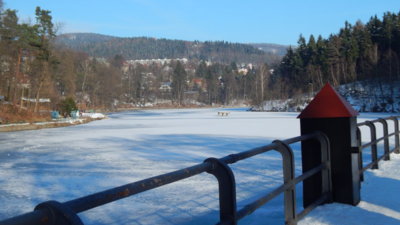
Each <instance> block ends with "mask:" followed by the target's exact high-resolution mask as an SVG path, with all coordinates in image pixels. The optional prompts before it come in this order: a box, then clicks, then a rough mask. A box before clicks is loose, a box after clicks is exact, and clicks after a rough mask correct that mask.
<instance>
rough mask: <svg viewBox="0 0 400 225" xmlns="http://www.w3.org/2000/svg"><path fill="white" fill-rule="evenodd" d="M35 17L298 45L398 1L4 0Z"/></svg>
mask: <svg viewBox="0 0 400 225" xmlns="http://www.w3.org/2000/svg"><path fill="white" fill-rule="evenodd" d="M3 1H4V3H5V8H11V9H16V10H18V15H19V16H20V18H21V21H28V20H29V18H30V19H31V20H32V21H33V18H34V11H35V8H36V6H41V7H42V8H43V9H47V10H50V11H51V12H52V16H53V22H55V23H58V24H61V29H60V31H61V33H68V32H93V33H100V34H107V35H113V36H119V37H137V36H149V37H156V38H169V39H180V40H200V41H206V40H212V41H216V40H224V41H229V42H242V43H276V44H285V45H289V44H291V45H296V43H297V40H298V37H299V35H300V34H303V36H305V37H307V38H308V37H309V36H310V34H314V35H315V36H318V35H322V36H323V37H328V36H329V34H331V33H337V32H338V31H339V29H340V28H341V27H343V25H344V22H345V21H346V20H347V21H349V22H350V23H354V22H356V21H357V20H358V19H360V20H361V21H363V22H366V21H368V20H369V18H370V17H371V16H373V15H377V16H379V17H382V15H383V13H384V12H386V11H391V12H395V13H398V12H399V11H400V1H399V0H329V1H328V0H327V1H324V0H314V1H312V0H241V1H239V0H196V1H195V0H114V1H110V0H107V1H106V0H68V1H67V0H65V1H64V0H3Z"/></svg>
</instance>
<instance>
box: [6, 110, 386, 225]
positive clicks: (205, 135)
mask: <svg viewBox="0 0 400 225" xmlns="http://www.w3.org/2000/svg"><path fill="white" fill-rule="evenodd" d="M218 111H226V112H230V114H229V116H226V117H221V116H218V115H217V112H218ZM297 115H298V113H269V112H247V111H245V109H184V110H148V111H136V112H123V113H114V114H110V115H109V119H105V120H101V121H95V122H92V123H89V124H84V125H78V126H72V127H63V128H54V129H43V130H34V131H22V132H12V133H0V159H1V161H0V202H1V203H2V207H0V220H2V219H6V218H8V217H12V216H15V215H19V214H22V213H25V212H30V211H32V210H33V208H34V207H35V206H36V205H37V204H38V203H40V202H43V201H47V200H57V201H60V202H64V201H68V200H71V199H74V198H78V197H82V196H84V195H88V194H92V193H95V192H98V191H102V190H105V189H109V188H112V187H116V186H120V185H124V184H127V183H131V182H134V181H138V180H141V179H144V178H148V177H151V176H155V175H160V174H163V173H167V172H171V171H174V170H178V169H182V168H185V167H188V166H192V165H195V164H198V163H201V162H202V161H203V160H204V159H206V158H208V157H216V158H219V157H222V156H225V155H228V154H231V153H237V152H240V151H245V150H248V149H251V148H254V147H259V146H262V145H267V144H269V143H271V142H272V141H273V140H275V139H286V138H290V137H294V136H298V135H299V133H300V126H299V120H298V119H296V116H297ZM377 116H385V115H378V114H367V115H363V116H362V118H363V119H365V118H368V119H369V118H376V117H377ZM363 119H361V120H359V121H362V120H363ZM292 147H293V148H294V149H295V150H296V151H295V154H296V159H297V165H296V169H297V171H296V172H297V173H298V172H299V171H300V170H301V167H300V164H301V163H300V162H298V159H299V152H298V150H299V144H295V145H293V146H292ZM232 169H233V172H234V174H235V179H236V182H237V202H238V208H241V207H242V206H243V205H245V204H246V203H249V200H251V199H254V198H255V197H257V196H259V195H260V194H261V193H266V192H268V190H272V189H273V188H274V187H276V186H278V185H280V184H281V183H282V172H281V157H280V155H279V154H277V153H267V154H264V155H261V156H257V157H254V158H251V159H248V160H245V161H241V162H239V163H236V164H233V165H232ZM300 188H301V186H300V187H299V189H300ZM297 194H298V198H299V199H298V205H301V204H302V203H301V191H298V192H297ZM218 207H219V206H218V184H217V181H216V179H215V178H214V177H213V176H212V175H209V174H201V175H198V176H195V177H192V178H188V179H186V180H183V181H179V182H177V183H173V184H169V185H167V186H163V187H161V188H157V189H154V190H151V191H148V192H145V193H141V194H138V195H136V196H132V197H129V198H126V199H123V200H120V201H117V202H114V203H111V204H107V205H105V206H101V207H98V208H95V209H92V210H89V211H87V212H84V213H81V214H79V216H80V217H81V219H82V220H83V222H84V224H101V225H102V224H215V223H216V222H217V221H218V218H219V214H218V213H219V212H218V209H219V208H218ZM282 207H283V202H282V198H280V199H279V198H278V199H276V200H274V201H272V202H271V203H269V204H268V205H267V206H266V207H263V208H261V209H259V211H257V213H256V214H257V215H258V216H254V215H251V216H249V217H248V218H246V219H244V220H243V221H241V223H242V224H259V222H260V221H259V219H260V218H259V215H260V214H262V215H263V217H264V219H263V221H265V223H268V224H277V223H278V224H283V212H282ZM257 218H258V219H257ZM263 223H264V222H263Z"/></svg>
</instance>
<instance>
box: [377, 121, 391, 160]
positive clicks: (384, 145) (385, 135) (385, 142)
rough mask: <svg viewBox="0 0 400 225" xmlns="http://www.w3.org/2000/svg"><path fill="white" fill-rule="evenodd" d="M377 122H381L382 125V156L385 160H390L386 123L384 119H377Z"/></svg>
mask: <svg viewBox="0 0 400 225" xmlns="http://www.w3.org/2000/svg"><path fill="white" fill-rule="evenodd" d="M378 122H380V123H382V125H383V137H384V139H383V150H384V154H385V156H384V158H383V160H385V161H387V160H390V149H389V131H388V124H387V122H386V120H384V119H378Z"/></svg>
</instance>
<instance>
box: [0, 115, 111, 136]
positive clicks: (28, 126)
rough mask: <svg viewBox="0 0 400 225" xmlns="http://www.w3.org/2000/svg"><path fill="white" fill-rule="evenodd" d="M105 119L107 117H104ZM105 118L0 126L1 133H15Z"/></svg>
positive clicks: (67, 125) (73, 124)
mask: <svg viewBox="0 0 400 225" xmlns="http://www.w3.org/2000/svg"><path fill="white" fill-rule="evenodd" d="M105 118H107V117H105ZM105 118H89V117H87V118H81V119H69V120H64V121H63V120H59V121H47V122H34V123H16V124H4V125H0V133H1V132H16V131H24V130H39V129H45V128H58V127H69V126H75V125H80V124H86V123H90V122H92V121H95V120H101V119H105Z"/></svg>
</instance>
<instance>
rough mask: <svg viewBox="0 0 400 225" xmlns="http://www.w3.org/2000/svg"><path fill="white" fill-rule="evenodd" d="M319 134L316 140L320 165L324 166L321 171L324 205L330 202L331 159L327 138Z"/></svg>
mask: <svg viewBox="0 0 400 225" xmlns="http://www.w3.org/2000/svg"><path fill="white" fill-rule="evenodd" d="M317 133H319V135H318V140H319V142H320V143H321V163H325V164H326V168H325V169H323V170H322V172H321V173H322V190H321V192H322V194H324V195H327V196H328V199H327V200H326V203H331V202H332V177H331V157H330V145H329V138H328V136H326V135H325V134H324V133H322V132H319V131H317Z"/></svg>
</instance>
